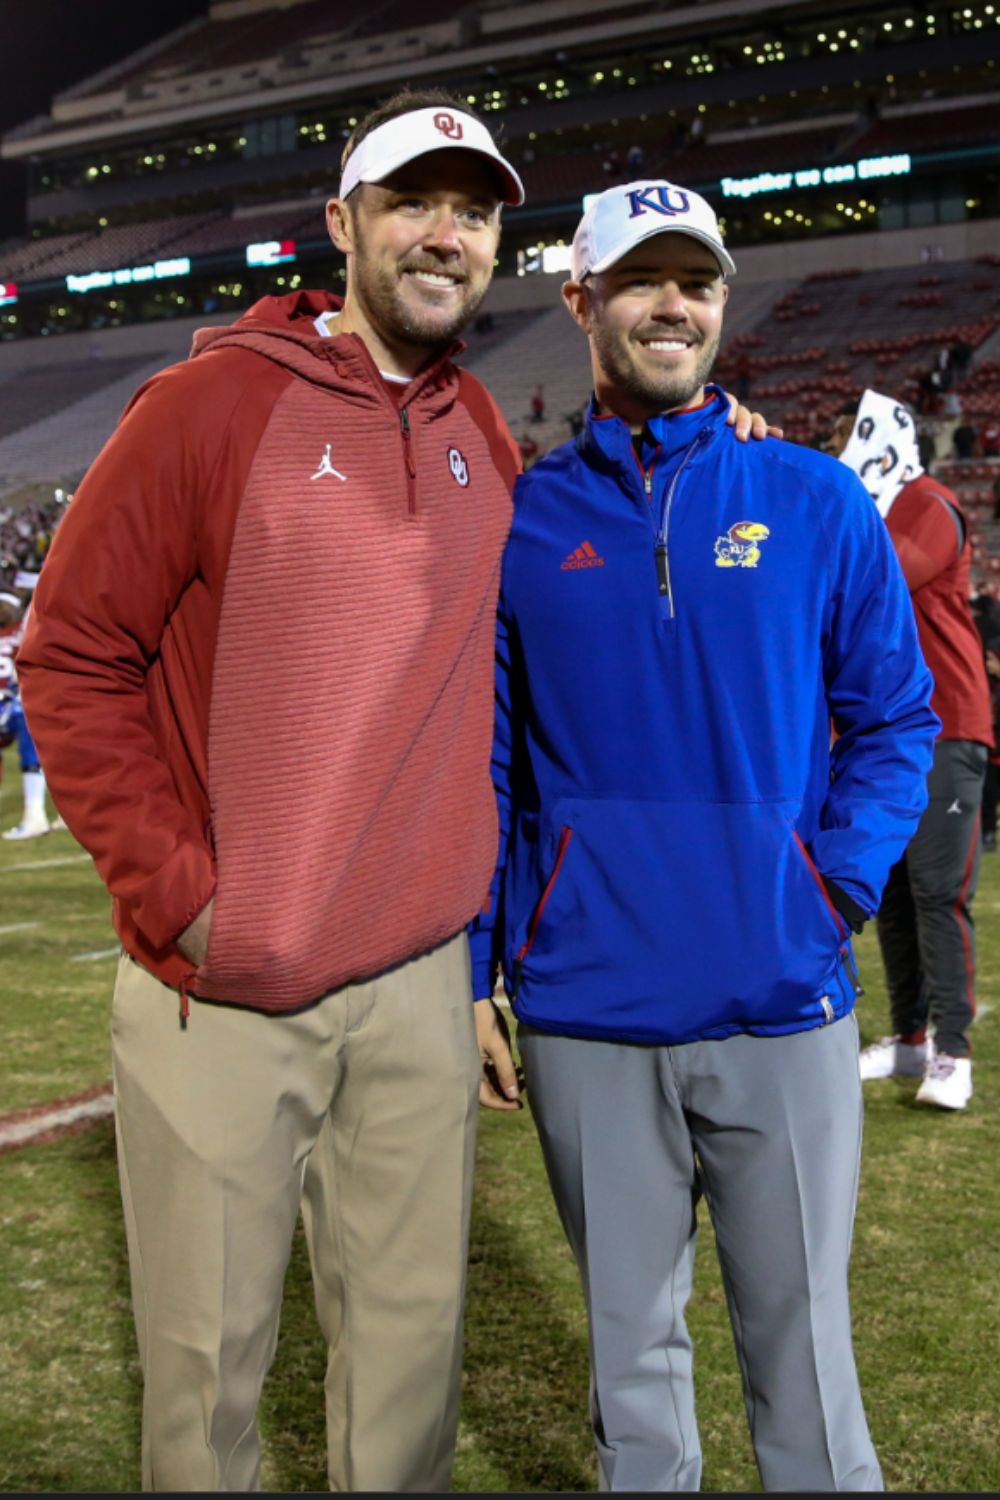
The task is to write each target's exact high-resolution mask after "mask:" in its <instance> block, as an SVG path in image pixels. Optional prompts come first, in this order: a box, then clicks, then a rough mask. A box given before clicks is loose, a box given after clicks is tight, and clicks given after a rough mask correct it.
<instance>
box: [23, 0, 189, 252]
mask: <svg viewBox="0 0 1000 1500" xmlns="http://www.w3.org/2000/svg"><path fill="white" fill-rule="evenodd" d="M208 5H209V0H119V3H115V0H2V3H0V134H2V133H3V132H4V131H6V130H9V129H11V127H12V126H14V125H19V124H20V123H21V122H22V121H23V120H28V119H30V118H31V117H32V116H33V115H38V114H42V113H44V112H46V111H47V110H48V107H49V104H50V102H51V99H52V95H53V94H55V93H58V92H59V91H60V90H61V89H65V88H69V86H70V85H71V84H74V83H79V82H80V80H81V79H83V78H87V77H89V76H90V75H91V74H92V73H97V72H99V71H100V70H101V69H102V68H106V67H107V66H108V64H109V63H112V62H116V61H117V60H118V59H119V58H121V57H126V56H127V55H128V54H129V53H130V52H134V51H135V50H136V49H137V48H139V47H144V46H146V44H147V43H148V42H152V41H155V40H156V38H157V37H159V36H163V35H164V34H165V33H166V32H168V31H171V30H173V28H174V27H175V26H182V25H183V24H184V23H185V22H186V21H191V20H194V19H195V17H197V16H203V15H207V14H208ZM23 231H24V173H23V169H21V168H20V167H19V166H17V165H15V164H12V163H7V162H4V163H2V164H0V237H2V236H4V235H9V234H20V233H23Z"/></svg>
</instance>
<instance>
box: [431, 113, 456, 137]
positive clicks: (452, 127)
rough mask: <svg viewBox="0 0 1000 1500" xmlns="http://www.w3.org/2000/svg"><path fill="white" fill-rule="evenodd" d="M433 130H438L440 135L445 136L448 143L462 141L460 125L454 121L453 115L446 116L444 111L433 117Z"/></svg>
mask: <svg viewBox="0 0 1000 1500" xmlns="http://www.w3.org/2000/svg"><path fill="white" fill-rule="evenodd" d="M434 128H435V130H440V132H441V134H442V135H446V136H447V137H448V139H449V140H450V141H460V140H461V139H462V127H461V125H460V124H459V122H458V121H457V120H456V119H455V116H454V115H449V114H446V113H445V111H444V110H442V111H441V113H440V114H437V115H435V116H434Z"/></svg>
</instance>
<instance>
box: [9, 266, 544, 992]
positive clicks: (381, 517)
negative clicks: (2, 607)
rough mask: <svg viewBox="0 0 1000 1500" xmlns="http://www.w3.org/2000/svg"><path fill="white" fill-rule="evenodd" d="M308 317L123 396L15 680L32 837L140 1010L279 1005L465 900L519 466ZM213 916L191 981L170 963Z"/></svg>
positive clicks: (463, 909) (491, 849)
mask: <svg viewBox="0 0 1000 1500" xmlns="http://www.w3.org/2000/svg"><path fill="white" fill-rule="evenodd" d="M339 305H340V304H339V302H338V301H337V299H335V298H332V297H328V296H326V295H325V294H320V293H315V292H313V293H308V292H307V293H295V294H292V295H290V296H286V297H278V298H265V299H263V300H262V301H261V302H258V303H257V304H255V306H254V307H252V308H251V309H250V311H249V312H248V313H247V314H246V315H245V316H244V317H242V318H241V319H240V320H239V321H238V322H237V323H236V324H234V325H233V326H232V327H230V328H223V329H204V330H202V331H201V332H200V333H199V334H197V335H196V338H195V346H194V356H195V357H192V359H191V360H189V361H188V362H186V363H184V364H181V365H175V366H172V367H171V368H169V369H167V370H164V371H163V372H162V373H160V374H159V375H157V376H155V377H154V378H153V379H152V380H151V381H149V382H148V383H147V384H146V385H144V386H143V387H142V388H141V389H140V390H139V392H138V393H137V394H136V396H135V397H134V398H133V400H132V402H131V403H130V405H129V406H128V408H127V409H126V412H125V415H124V416H123V418H122V421H121V423H120V425H119V427H118V428H117V430H116V432H115V433H114V434H113V436H112V437H111V439H110V440H109V442H108V443H107V445H106V446H105V448H104V450H103V451H102V453H101V454H100V456H99V457H98V458H97V460H96V461H95V463H94V465H93V466H92V468H91V469H90V471H89V473H88V474H87V476H86V478H85V479H84V481H83V483H82V484H81V485H80V487H79V489H78V491H77V493H76V495H75V496H74V498H73V501H72V504H71V505H70V508H69V511H68V513H67V516H66V518H65V520H64V522H63V524H62V525H61V527H60V529H59V532H58V534H57V537H56V540H55V542H54V544H53V547H52V550H51V554H50V556H49V558H48V560H47V561H46V565H45V568H44V570H43V573H42V577H41V580H40V582H39V585H38V588H37V591H36V596H35V607H34V610H33V613H32V620H31V624H30V627H29V629H28V631H27V633H26V637H25V641H24V644H23V646H22V648H21V651H20V653H19V655H18V672H19V676H20V680H21V684H22V692H23V696H24V703H25V708H26V713H27V716H28V720H29V723H30V725H31V728H32V733H33V734H34V736H35V738H36V742H37V744H38V746H39V751H40V757H41V760H42V764H43V766H44V767H45V771H46V775H47V777H48V780H49V784H50V787H51V789H52V793H53V796H54V798H55V800H56V803H57V805H58V807H59V810H60V812H61V813H62V815H63V817H64V818H65V819H66V822H67V823H68V825H69V827H70V829H71V830H72V831H73V833H74V834H75V835H76V837H77V838H78V839H79V840H80V842H81V843H82V844H83V845H84V847H85V848H86V849H88V850H89V851H90V853H91V854H92V855H93V857H94V860H95V862H96V864H97V867H98V870H99V871H100V873H101V876H102V877H103V879H104V881H105V883H106V884H107V886H108V888H109V890H110V891H111V894H112V896H113V897H114V921H115V926H116V929H117V931H118V933H119V935H120V937H121V940H122V943H123V945H124V947H125V949H126V951H127V952H129V953H130V954H131V955H132V956H133V957H134V958H135V959H136V960H137V961H138V962H140V963H141V964H143V965H144V966H145V967H146V968H148V969H149V970H151V971H152V972H153V973H154V974H156V975H157V976H158V977H159V978H160V979H162V980H164V981H166V982H167V983H168V984H172V985H177V986H180V987H181V988H182V989H190V991H191V992H192V993H194V994H196V995H200V996H205V997H210V998H214V999H219V1000H229V1001H234V1002H237V1003H240V1004H244V1005H249V1006H252V1007H255V1008H258V1009H261V1010H282V1009H287V1008H291V1007H295V1006H298V1005H301V1004H303V1003H305V1002H308V1001H309V1000H311V999H313V998H315V997H317V996H319V995H321V994H324V993H326V992H327V991H328V990H331V989H333V988H336V987H338V986H340V985H342V984H344V983H347V982H349V981H351V980H354V979H358V978H361V977H364V976H366V975H370V974H373V973H377V972H379V971H380V970H382V969H385V968H387V967H389V966H390V965H392V964H395V963H398V962H401V961H403V960H405V959H407V958H410V957H412V956H414V955H415V954H417V953H421V952H424V951H426V950H427V949H429V948H431V947H433V946H435V945H436V944H437V943H439V942H441V941H443V940H444V939H446V938H448V937H450V936H451V935H452V934H453V933H455V932H457V931H459V930H460V929H461V928H462V927H463V926H464V924H465V923H466V922H467V921H468V920H469V919H470V918H471V917H472V916H473V915H474V913H475V912H476V911H477V910H478V909H479V908H480V906H481V905H482V902H483V898H484V895H485V893H486V890H487V887H488V885H489V881H490V876H491V874H492V870H493V865H494V861H495V856H496V839H497V829H496V812H495V802H494V796H493V791H492V787H491V784H490V778H489V756H490V743H491V734H492V713H493V709H492V663H493V634H494V611H495V605H496V595H497V587H498V578H499V566H500V555H501V551H502V548H503V544H504V541H505V539H506V536H507V532H508V529H509V525H510V515H511V504H510V491H511V487H512V484H513V479H514V477H515V474H516V470H517V467H518V460H517V450H516V447H515V445H514V443H513V440H512V438H511V436H510V433H509V432H508V430H507V428H506V426H505V425H504V422H503V419H502V418H501V416H500V415H499V412H498V411H497V409H496V407H495V406H494V404H493V402H492V400H491V398H490V397H489V395H488V394H487V393H486V391H485V390H484V388H483V387H482V386H481V385H480V384H479V383H478V382H477V381H476V380H475V379H474V378H473V377H472V376H470V375H469V374H468V372H466V371H462V370H459V369H457V368H456V367H455V365H454V364H452V363H451V360H450V358H444V359H441V360H439V361H438V362H437V363H435V364H433V365H432V366H430V367H429V368H428V369H426V370H425V371H424V372H423V373H422V374H421V375H419V376H418V377H417V378H416V379H415V380H414V381H413V382H412V385H411V387H410V388H409V390H408V392H407V395H406V398H405V399H404V401H403V403H402V405H401V406H397V404H396V403H395V402H394V401H393V399H392V397H391V395H390V394H389V392H388V391H387V389H386V387H385V384H384V382H383V381H382V379H381V377H380V376H379V374H378V371H377V370H376V368H375V366H374V364H373V362H372V359H371V356H370V355H369V353H368V351H367V349H366V347H365V345H364V344H363V342H362V341H361V340H360V339H359V338H358V337H357V336H356V335H350V334H346V335H339V336H337V337H334V338H330V339H323V338H321V337H320V336H319V335H318V334H317V333H316V330H315V328H314V327H313V320H314V319H315V318H316V316H317V315H318V314H319V313H321V312H331V311H334V310H336V308H337V307H338V306H339ZM213 895H214V896H215V907H214V913H213V921H212V931H211V938H210V941H209V946H208V953H207V956H206V959H205V962H204V963H203V964H202V966H201V967H200V968H198V970H197V971H195V970H194V969H193V966H192V965H191V963H190V962H189V961H188V960H187V959H186V958H185V957H184V956H183V955H182V954H181V952H180V950H179V949H178V948H177V946H176V942H175V939H176V938H177V936H178V935H179V934H180V933H181V932H183V930H184V928H185V927H186V926H187V925H188V923H189V922H191V920H192V919H193V918H194V917H195V916H196V915H197V913H198V912H199V911H200V910H201V909H202V908H203V907H204V906H205V904H206V903H207V901H208V900H209V898H210V897H212V896H213Z"/></svg>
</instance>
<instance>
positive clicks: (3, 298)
mask: <svg viewBox="0 0 1000 1500" xmlns="http://www.w3.org/2000/svg"><path fill="white" fill-rule="evenodd" d="M16 301H17V282H16V281H0V307H8V306H9V305H10V303H11V302H16Z"/></svg>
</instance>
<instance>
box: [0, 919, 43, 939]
mask: <svg viewBox="0 0 1000 1500" xmlns="http://www.w3.org/2000/svg"><path fill="white" fill-rule="evenodd" d="M41 925H42V924H41V922H8V923H7V926H6V927H0V937H6V935H7V933H8V932H29V931H30V930H31V928H32V927H41Z"/></svg>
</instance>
